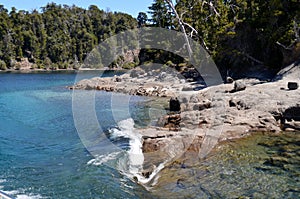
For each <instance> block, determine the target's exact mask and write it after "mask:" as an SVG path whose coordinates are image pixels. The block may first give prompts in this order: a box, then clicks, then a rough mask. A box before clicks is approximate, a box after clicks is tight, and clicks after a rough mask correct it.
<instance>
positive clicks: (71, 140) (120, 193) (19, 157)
mask: <svg viewBox="0 0 300 199" xmlns="http://www.w3.org/2000/svg"><path fill="white" fill-rule="evenodd" d="M88 75H89V74H87V76H88ZM106 75H108V76H110V75H114V73H109V74H106ZM75 76H76V74H75V73H73V72H70V73H65V72H64V73H51V74H50V73H36V74H16V73H1V74H0V190H3V191H5V192H6V193H9V194H11V195H13V196H14V197H17V198H27V197H29V198H140V197H143V195H145V194H147V192H146V191H145V190H144V189H143V188H142V187H140V186H138V185H136V184H134V183H132V182H131V181H130V180H129V179H128V178H126V177H125V176H124V175H121V174H120V172H118V171H117V170H116V169H112V168H110V167H108V166H105V165H93V164H87V163H88V162H89V161H91V160H92V159H93V158H94V157H92V156H91V155H90V153H89V152H88V151H87V150H86V149H85V148H84V146H83V144H82V143H81V141H80V139H79V136H78V134H77V132H76V129H75V127H74V122H73V117H72V92H71V91H69V90H68V89H66V87H65V86H66V85H72V84H73V83H74V80H75ZM82 92H87V91H82ZM97 95H99V101H97V102H96V109H97V112H98V113H99V115H100V116H101V119H102V120H103V121H104V122H103V124H105V125H106V126H105V127H106V128H109V127H112V126H114V125H116V124H115V123H114V121H113V120H111V114H110V111H109V109H107V106H108V104H109V103H110V102H109V101H108V100H109V95H110V94H108V93H103V92H98V94H97ZM105 99H108V100H106V101H105ZM142 100H143V99H140V98H133V100H132V102H131V108H132V110H133V112H134V111H135V110H137V111H138V110H139V109H141V105H139V102H140V101H142ZM125 141H126V140H124V141H123V145H124V146H125V147H126V142H125Z"/></svg>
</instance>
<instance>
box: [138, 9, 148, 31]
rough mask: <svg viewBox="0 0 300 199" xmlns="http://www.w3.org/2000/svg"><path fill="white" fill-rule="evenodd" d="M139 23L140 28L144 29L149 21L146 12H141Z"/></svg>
mask: <svg viewBox="0 0 300 199" xmlns="http://www.w3.org/2000/svg"><path fill="white" fill-rule="evenodd" d="M137 21H138V27H139V28H141V27H144V26H145V25H146V23H147V21H148V16H147V14H146V13H144V12H139V15H138V17H137Z"/></svg>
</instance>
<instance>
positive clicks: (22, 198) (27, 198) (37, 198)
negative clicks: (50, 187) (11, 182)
mask: <svg viewBox="0 0 300 199" xmlns="http://www.w3.org/2000/svg"><path fill="white" fill-rule="evenodd" d="M3 192H4V193H5V194H7V195H9V196H16V197H15V198H16V199H41V198H43V197H42V196H41V195H33V194H30V195H26V194H21V192H22V191H17V190H12V191H3Z"/></svg>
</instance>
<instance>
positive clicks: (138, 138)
mask: <svg viewBox="0 0 300 199" xmlns="http://www.w3.org/2000/svg"><path fill="white" fill-rule="evenodd" d="M109 133H110V137H111V138H112V139H117V138H120V137H123V138H128V139H129V150H128V151H127V152H125V151H122V150H121V151H118V152H114V153H110V154H104V155H99V156H98V157H95V158H94V159H92V160H90V161H89V162H88V163H87V164H89V165H101V164H104V163H107V162H109V161H110V160H116V159H118V162H117V169H118V170H119V171H120V172H122V173H123V174H124V175H126V176H127V177H129V178H130V179H132V180H134V181H135V180H136V179H137V180H138V183H140V184H142V185H144V186H145V187H146V188H149V187H147V185H149V182H152V183H151V185H152V186H153V185H154V184H156V183H157V180H158V178H159V176H158V173H159V172H160V171H161V170H162V169H163V168H164V167H165V162H164V163H161V164H160V165H158V166H157V167H156V168H154V170H153V171H152V173H151V175H150V176H149V178H145V177H144V176H143V175H142V173H141V172H142V171H143V163H144V154H143V151H142V135H141V134H139V133H138V130H137V129H135V128H134V120H133V119H132V118H129V119H126V120H122V121H120V122H119V123H118V127H117V128H112V129H110V130H109ZM124 152H125V153H124ZM121 154H122V155H121Z"/></svg>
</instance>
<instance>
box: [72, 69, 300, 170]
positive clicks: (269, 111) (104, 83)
mask: <svg viewBox="0 0 300 199" xmlns="http://www.w3.org/2000/svg"><path fill="white" fill-rule="evenodd" d="M156 73H157V71H153V70H151V71H145V70H142V71H139V70H135V72H133V74H132V73H131V74H125V75H123V76H120V77H114V78H94V79H91V80H82V81H80V82H78V83H77V84H76V85H75V86H74V87H73V88H74V89H96V90H105V91H114V92H123V93H129V94H133V95H143V96H159V97H168V99H169V98H171V97H177V98H178V101H179V104H180V112H177V113H175V114H168V115H165V116H162V117H161V118H160V119H159V121H158V126H159V127H156V128H151V127H150V128H146V129H142V130H141V132H140V133H141V134H142V137H143V152H144V155H145V164H144V168H145V172H144V173H145V175H144V176H149V175H150V174H151V168H153V166H154V167H155V166H158V164H159V163H162V162H165V161H166V160H168V161H174V160H175V159H176V158H179V157H183V156H186V154H188V153H193V154H195V153H196V154H198V158H203V157H205V156H206V155H207V154H208V153H209V152H210V150H212V148H213V147H214V146H215V145H216V144H217V143H218V142H220V141H222V140H227V139H234V138H240V137H243V136H245V135H247V134H250V133H252V132H257V131H259V132H280V131H282V130H286V131H295V130H299V129H300V122H299V120H300V101H299V96H300V89H289V88H288V82H296V83H297V84H298V83H299V82H300V66H299V65H298V66H296V65H294V66H291V67H289V68H288V69H284V70H283V71H281V72H280V73H279V74H278V75H277V76H276V77H275V78H274V81H271V82H266V81H261V80H258V79H242V80H237V81H235V82H234V83H233V84H221V85H217V86H212V87H209V88H205V89H202V90H199V91H195V90H194V89H183V88H186V87H189V86H190V87H192V86H193V84H189V83H187V81H185V80H184V79H180V78H178V77H177V76H176V75H175V74H174V73H170V72H165V73H161V71H160V72H158V73H157V74H156ZM153 74H154V76H153ZM117 78H118V79H117ZM197 86H199V85H197ZM176 106H178V103H177V104H176ZM178 109H179V108H178V107H176V110H178ZM194 160H197V158H194Z"/></svg>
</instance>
